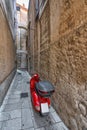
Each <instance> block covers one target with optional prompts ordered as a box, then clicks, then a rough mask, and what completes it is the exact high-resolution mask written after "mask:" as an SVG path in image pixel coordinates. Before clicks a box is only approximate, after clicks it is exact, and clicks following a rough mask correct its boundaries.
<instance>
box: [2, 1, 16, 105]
mask: <svg viewBox="0 0 87 130" xmlns="http://www.w3.org/2000/svg"><path fill="white" fill-rule="evenodd" d="M15 22H16V6H15V0H13V1H11V0H4V1H3V0H0V105H1V104H2V101H3V99H4V96H5V94H6V92H7V90H8V88H9V84H10V83H11V80H12V78H13V76H14V73H15V68H16V55H15V54H16V50H15V49H16V47H15Z"/></svg>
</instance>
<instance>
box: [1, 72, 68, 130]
mask: <svg viewBox="0 0 87 130" xmlns="http://www.w3.org/2000/svg"><path fill="white" fill-rule="evenodd" d="M30 78H31V77H30V76H29V74H28V72H27V71H20V70H18V71H17V73H16V75H15V77H14V79H13V82H12V83H11V86H10V88H9V90H8V92H7V94H6V97H5V99H4V102H3V105H2V106H1V108H0V130H68V129H67V128H66V126H65V125H64V123H63V122H62V120H61V119H60V117H59V116H58V115H57V113H56V111H55V110H54V109H53V107H51V109H50V114H49V115H48V116H45V117H41V116H40V114H39V113H37V112H36V111H35V110H34V109H33V108H32V104H31V97H30V89H29V87H30V86H29V81H30ZM25 93H27V96H25V95H24V96H23V94H25Z"/></svg>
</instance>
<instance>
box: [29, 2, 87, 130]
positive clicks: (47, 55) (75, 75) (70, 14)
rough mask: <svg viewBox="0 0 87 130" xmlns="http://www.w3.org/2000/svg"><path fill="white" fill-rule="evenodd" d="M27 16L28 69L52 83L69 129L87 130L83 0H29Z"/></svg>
mask: <svg viewBox="0 0 87 130" xmlns="http://www.w3.org/2000/svg"><path fill="white" fill-rule="evenodd" d="M28 20H29V26H28V27H29V30H28V35H29V38H28V46H29V59H30V60H29V64H30V66H32V67H30V66H29V72H31V71H32V72H37V73H39V74H40V76H41V78H42V79H48V80H49V81H51V82H52V83H53V84H54V86H55V93H54V95H53V96H52V101H53V102H52V104H53V106H54V107H55V109H56V111H57V112H58V113H59V115H60V117H61V118H62V119H63V120H64V122H65V124H67V126H68V127H69V129H70V130H87V1H86V0H54V1H53V0H40V1H39V0H30V8H29V18H28ZM32 28H33V29H32ZM32 33H33V35H32ZM31 69H32V70H31Z"/></svg>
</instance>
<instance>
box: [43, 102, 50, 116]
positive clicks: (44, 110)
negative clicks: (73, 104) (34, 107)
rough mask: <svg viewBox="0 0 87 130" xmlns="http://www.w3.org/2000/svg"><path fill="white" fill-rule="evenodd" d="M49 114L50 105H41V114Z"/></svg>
mask: <svg viewBox="0 0 87 130" xmlns="http://www.w3.org/2000/svg"><path fill="white" fill-rule="evenodd" d="M48 112H49V107H48V103H41V113H42V114H44V113H48Z"/></svg>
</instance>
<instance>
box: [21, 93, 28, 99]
mask: <svg viewBox="0 0 87 130" xmlns="http://www.w3.org/2000/svg"><path fill="white" fill-rule="evenodd" d="M20 97H21V98H26V97H28V93H21V94H20Z"/></svg>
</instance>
